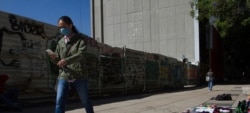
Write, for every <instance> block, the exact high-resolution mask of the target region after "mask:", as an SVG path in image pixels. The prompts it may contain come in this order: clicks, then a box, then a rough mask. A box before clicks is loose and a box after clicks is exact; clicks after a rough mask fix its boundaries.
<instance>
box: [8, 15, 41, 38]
mask: <svg viewBox="0 0 250 113" xmlns="http://www.w3.org/2000/svg"><path fill="white" fill-rule="evenodd" d="M9 22H10V24H11V29H12V30H14V31H21V32H25V33H30V34H33V35H40V36H42V35H43V34H44V28H43V25H42V24H36V23H35V22H29V21H28V20H21V19H19V20H18V19H17V18H16V16H15V15H9Z"/></svg>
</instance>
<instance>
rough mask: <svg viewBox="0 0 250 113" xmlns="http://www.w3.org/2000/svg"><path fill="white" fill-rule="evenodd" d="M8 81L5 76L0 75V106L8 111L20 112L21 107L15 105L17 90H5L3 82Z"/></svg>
mask: <svg viewBox="0 0 250 113" xmlns="http://www.w3.org/2000/svg"><path fill="white" fill-rule="evenodd" d="M8 79H9V77H8V76H7V75H0V104H2V105H4V106H6V107H7V108H9V109H15V110H17V111H21V110H22V108H21V105H20V104H18V103H17V99H18V90H17V89H10V90H5V82H6V81H7V80H8Z"/></svg>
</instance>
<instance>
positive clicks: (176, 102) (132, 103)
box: [6, 85, 250, 113]
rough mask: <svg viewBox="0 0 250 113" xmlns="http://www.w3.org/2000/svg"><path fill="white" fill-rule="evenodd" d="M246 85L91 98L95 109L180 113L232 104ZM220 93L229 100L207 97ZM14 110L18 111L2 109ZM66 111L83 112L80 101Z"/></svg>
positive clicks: (102, 112)
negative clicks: (198, 107) (213, 105)
mask: <svg viewBox="0 0 250 113" xmlns="http://www.w3.org/2000/svg"><path fill="white" fill-rule="evenodd" d="M248 87H249V89H250V85H215V86H214V88H213V91H211V92H209V90H208V88H207V87H196V88H188V89H185V90H178V91H166V92H162V93H146V94H140V95H130V96H116V97H108V98H101V99H92V103H93V105H94V110H95V113H182V112H183V111H185V110H186V109H188V108H193V107H196V106H200V105H201V104H205V103H206V104H216V105H218V106H230V107H236V106H237V104H238V102H239V101H242V100H246V99H247V97H248V95H245V94H244V93H243V91H242V88H248ZM224 93H227V94H228V93H230V94H231V95H232V100H230V101H216V100H211V98H213V97H216V96H217V95H221V94H224ZM54 107H55V106H54V104H47V105H46V104H43V105H41V106H35V107H31V108H24V110H23V112H22V113H54ZM6 113H18V112H10V111H8V112H6ZM66 113H85V110H84V108H82V107H81V104H80V102H70V103H67V104H66Z"/></svg>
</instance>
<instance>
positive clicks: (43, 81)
mask: <svg viewBox="0 0 250 113" xmlns="http://www.w3.org/2000/svg"><path fill="white" fill-rule="evenodd" d="M0 18H1V19H0V75H1V74H6V75H8V76H9V78H10V79H9V80H8V81H7V84H8V85H11V86H15V87H18V88H20V89H21V93H22V94H23V93H31V92H32V93H40V92H42V91H43V90H44V89H48V88H49V82H48V80H49V74H48V70H47V65H46V53H45V49H46V46H47V45H46V44H47V43H46V40H47V39H48V38H49V37H51V36H54V35H55V34H56V32H57V27H56V26H52V25H49V24H46V23H42V22H38V21H36V20H33V19H29V18H26V17H21V16H18V15H13V14H9V13H5V12H1V11H0ZM53 85H54V84H53Z"/></svg>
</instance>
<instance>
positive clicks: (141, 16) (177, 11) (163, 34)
mask: <svg viewBox="0 0 250 113" xmlns="http://www.w3.org/2000/svg"><path fill="white" fill-rule="evenodd" d="M102 3H103V4H102ZM190 10H191V7H190V0H93V1H92V14H93V15H92V23H93V24H92V25H93V26H92V28H93V29H92V36H93V37H94V38H95V39H96V40H98V41H102V40H103V43H106V44H109V45H111V46H115V47H123V46H126V47H128V48H131V49H135V50H140V51H145V52H150V53H160V54H162V55H165V56H169V57H174V58H177V59H178V60H181V59H182V57H183V56H185V57H186V58H188V59H189V61H190V62H192V63H195V62H198V61H199V33H198V22H197V21H196V20H194V19H193V18H192V17H191V16H190Z"/></svg>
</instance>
